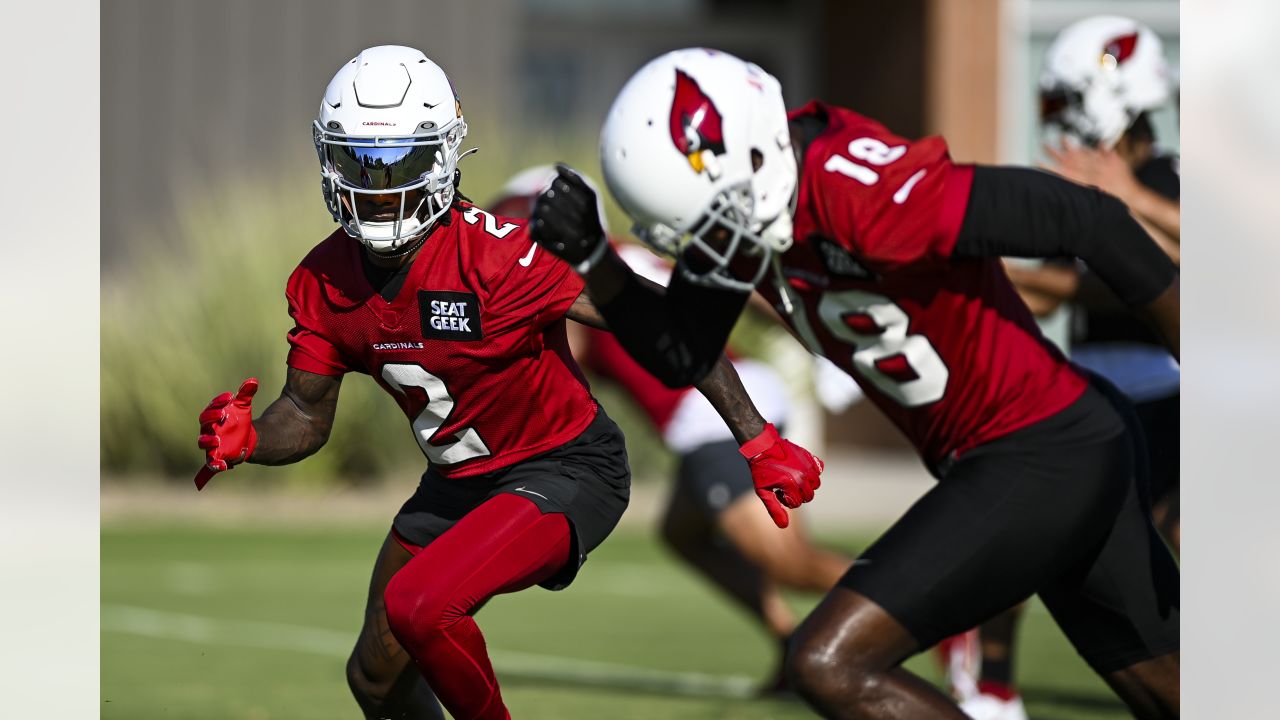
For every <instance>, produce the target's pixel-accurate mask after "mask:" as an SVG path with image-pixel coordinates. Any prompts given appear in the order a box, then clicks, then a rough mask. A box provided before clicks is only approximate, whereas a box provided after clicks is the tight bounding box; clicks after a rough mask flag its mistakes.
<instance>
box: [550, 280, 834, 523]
mask: <svg viewBox="0 0 1280 720" xmlns="http://www.w3.org/2000/svg"><path fill="white" fill-rule="evenodd" d="M638 280H639V281H640V282H641V283H643V284H644V285H645V287H646V288H647V289H649V290H651V291H653V292H655V293H658V297H659V298H661V297H662V290H663V288H662V286H661V285H658V284H657V283H653V282H651V281H649V280H646V279H644V278H638ZM590 292H591V291H590V286H588V290H587V292H584V293H582V294H581V295H579V296H578V298H577V300H575V301H574V303H573V305H571V306H570V307H569V310H568V312H567V313H566V314H565V316H566V317H568V318H569V319H570V320H573V321H575V322H578V323H581V324H583V325H588V326H590V327H594V328H597V329H599V330H607V331H608V330H610V325H609V320H608V319H607V318H606V316H605V315H604V314H603V313H602V312H601V311H600V310H599V309H598V308H597V307H596V306H595V304H594V302H593V300H592V298H591V297H589V295H588V293H590ZM694 387H696V388H697V389H698V392H700V393H702V395H703V397H705V398H706V399H707V401H708V402H709V403H711V406H712V407H713V408H715V410H716V412H717V413H718V414H719V415H720V418H721V419H722V420H724V422H725V425H727V426H728V427H729V431H730V432H732V433H733V437H734V439H735V440H737V441H738V445H739V451H740V452H741V453H742V455H743V457H745V458H746V459H747V465H748V466H749V467H750V469H751V479H752V482H753V483H754V484H755V489H756V497H758V498H760V501H761V502H763V503H764V506H765V509H766V510H767V511H768V513H769V517H771V518H772V519H773V522H774V523H775V524H776V525H777V526H778V527H782V528H785V527H787V525H788V524H790V516H789V515H788V514H787V511H786V509H785V508H787V507H790V508H796V507H800V505H801V504H802V503H806V502H809V501H810V500H812V499H813V493H814V491H815V490H817V489H818V487H819V486H820V485H821V484H822V481H821V478H820V476H821V474H822V461H821V460H819V459H818V458H817V457H815V456H814V455H813V454H811V453H810V452H809V451H808V450H805V449H804V448H802V447H800V446H799V445H796V444H794V443H792V442H791V441H789V440H784V439H783V438H782V437H781V436H780V435H778V431H777V429H775V428H774V426H773V425H772V424H771V423H769V422H767V421H766V420H765V418H764V416H762V415H761V414H760V411H759V410H758V409H756V405H755V403H754V402H752V400H751V396H750V395H749V394H747V389H746V388H745V387H743V385H742V378H741V377H739V376H738V371H737V369H735V368H734V367H733V363H732V362H730V360H729V358H728V357H727V356H726V355H725V354H724V353H723V352H721V353H720V355H719V358H718V359H717V361H716V362H715V364H714V365H713V367H712V368H711V370H710V371H709V372H708V373H707V374H706V375H705V376H704V377H703V378H702V379H701V380H699V381H698V382H697V383H695V384H694ZM784 506H785V507H784Z"/></svg>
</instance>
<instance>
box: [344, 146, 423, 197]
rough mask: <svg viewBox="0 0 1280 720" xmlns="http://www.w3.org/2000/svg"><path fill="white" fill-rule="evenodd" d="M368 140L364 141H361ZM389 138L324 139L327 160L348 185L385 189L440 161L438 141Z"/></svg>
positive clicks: (413, 179)
mask: <svg viewBox="0 0 1280 720" xmlns="http://www.w3.org/2000/svg"><path fill="white" fill-rule="evenodd" d="M363 142H364V143H368V141H367V140H366V141H363ZM410 142H415V141H411V140H401V139H392V140H385V141H379V142H378V143H377V144H376V145H372V146H363V145H339V144H335V143H326V145H325V147H326V148H327V149H328V150H327V151H328V154H329V162H330V163H332V165H333V169H334V170H335V171H337V173H338V174H339V175H341V176H342V179H343V181H344V182H345V183H347V184H348V185H351V186H353V187H358V188H363V189H365V190H388V189H391V188H398V187H402V186H404V185H410V184H412V183H415V182H418V181H419V180H420V179H421V178H422V176H423V175H425V174H427V173H429V172H431V171H432V170H433V168H436V167H438V166H440V165H442V164H443V163H442V162H441V158H442V157H443V155H444V146H443V144H441V143H440V142H425V143H424V142H422V141H420V140H419V141H416V142H417V143H418V144H414V145H410V144H408V143H410Z"/></svg>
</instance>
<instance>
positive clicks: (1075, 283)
mask: <svg viewBox="0 0 1280 720" xmlns="http://www.w3.org/2000/svg"><path fill="white" fill-rule="evenodd" d="M1004 271H1005V274H1007V275H1008V276H1009V280H1010V281H1012V282H1013V287H1014V288H1015V289H1016V290H1017V291H1018V294H1019V295H1021V296H1022V301H1023V302H1025V303H1026V304H1027V307H1028V308H1030V310H1031V314H1032V315H1035V316H1036V317H1045V316H1046V315H1049V314H1051V313H1053V312H1054V311H1055V310H1057V309H1058V308H1059V307H1061V306H1062V303H1064V302H1067V301H1068V300H1070V299H1071V298H1073V297H1075V295H1076V291H1077V290H1078V289H1079V287H1080V273H1079V272H1077V271H1076V269H1075V268H1074V267H1071V266H1067V265H1054V264H1050V263H1045V264H1044V265H1041V266H1040V267H1034V268H1029V267H1023V266H1020V265H1016V264H1013V263H1009V262H1006V263H1005V264H1004Z"/></svg>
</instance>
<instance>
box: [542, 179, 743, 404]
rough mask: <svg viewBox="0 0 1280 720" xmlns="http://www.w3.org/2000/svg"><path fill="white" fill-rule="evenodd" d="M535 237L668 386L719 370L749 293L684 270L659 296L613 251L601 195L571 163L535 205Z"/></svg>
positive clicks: (627, 345) (638, 358) (632, 350)
mask: <svg viewBox="0 0 1280 720" xmlns="http://www.w3.org/2000/svg"><path fill="white" fill-rule="evenodd" d="M530 234H531V235H532V236H533V239H534V240H535V241H536V242H537V243H538V244H539V245H541V246H542V247H544V248H546V249H547V251H549V252H551V253H553V254H555V255H557V256H559V257H560V258H562V259H564V260H565V261H566V262H568V263H569V264H570V265H572V266H573V267H574V269H576V270H577V271H578V272H579V273H580V274H581V275H582V276H583V278H584V279H585V280H586V284H587V290H588V292H589V293H590V295H591V298H592V300H593V301H594V303H595V307H596V308H598V309H599V311H600V315H601V316H602V317H603V319H604V320H605V321H606V322H607V324H608V326H609V328H610V330H611V331H612V332H613V334H614V335H615V336H616V337H617V338H618V341H619V342H621V343H622V346H623V347H624V348H626V350H627V352H628V353H629V354H630V355H631V356H632V357H634V358H635V359H636V361H637V362H639V363H640V365H641V366H642V367H644V368H645V369H646V370H648V371H649V372H650V373H652V374H653V376H654V377H656V378H658V379H659V380H661V381H662V382H663V383H664V384H665V385H667V386H669V387H687V386H689V385H692V384H694V383H696V382H698V381H699V380H701V379H702V378H704V377H706V376H707V374H708V373H710V372H711V370H712V369H713V368H714V367H715V365H716V362H718V360H719V358H720V355H721V353H722V352H723V351H724V346H725V343H726V342H727V341H728V339H729V332H730V331H731V330H733V326H734V324H735V323H736V322H737V320H738V316H739V315H740V314H741V313H742V308H743V306H744V305H745V304H746V302H747V294H746V293H739V292H733V291H729V290H723V289H719V288H710V287H703V286H700V285H694V284H693V283H690V282H688V281H686V280H684V279H683V278H682V277H681V275H680V273H679V272H677V273H676V274H675V276H674V277H673V278H672V281H671V285H670V286H669V287H668V288H667V290H666V291H665V292H659V290H660V289H661V286H656V287H655V286H654V285H653V284H651V283H647V282H646V281H644V280H643V279H642V278H640V277H639V276H637V275H636V274H635V272H633V271H632V270H631V268H630V267H628V266H627V264H626V263H625V262H623V260H622V258H620V257H618V254H617V253H616V252H614V250H613V248H612V247H610V245H609V243H608V241H607V240H606V239H605V235H604V230H603V228H602V227H601V226H600V217H599V215H598V213H597V210H596V200H595V193H594V192H593V191H592V190H591V188H589V187H588V186H587V185H586V183H584V182H583V181H582V180H581V179H580V178H579V177H578V176H577V175H576V174H574V173H573V172H572V171H570V170H568V169H567V168H564V167H563V166H561V167H560V168H559V175H558V176H557V177H556V179H555V180H554V181H553V182H552V185H551V188H550V189H549V190H548V191H547V192H546V193H544V194H543V195H541V196H539V198H538V201H537V204H536V205H535V206H534V210H533V217H532V220H531V224H530Z"/></svg>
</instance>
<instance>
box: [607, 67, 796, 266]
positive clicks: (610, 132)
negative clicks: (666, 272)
mask: <svg viewBox="0 0 1280 720" xmlns="http://www.w3.org/2000/svg"><path fill="white" fill-rule="evenodd" d="M600 162H601V166H602V168H603V170H604V180H605V184H607V185H608V186H609V189H610V190H611V191H612V192H613V195H614V197H615V198H616V199H617V200H618V203H619V204H621V205H622V207H623V209H624V210H626V211H627V213H628V214H630V215H631V217H632V219H634V220H635V222H636V225H635V233H636V235H638V236H639V237H640V238H641V239H642V240H644V241H645V242H647V243H648V244H649V245H651V246H653V247H654V249H656V250H658V251H659V252H661V253H664V254H667V255H672V256H675V257H677V258H678V259H679V260H680V262H679V263H678V268H679V270H680V272H681V273H682V274H684V276H685V277H686V278H688V279H689V280H691V281H693V282H698V283H702V284H709V285H716V286H720V287H728V288H732V289H736V290H750V289H751V288H753V287H754V286H755V285H756V283H758V282H759V281H760V278H761V277H763V275H764V273H765V270H766V269H767V268H768V265H769V261H770V258H771V257H772V255H773V254H774V253H781V252H785V251H786V250H787V248H789V247H790V246H791V241H792V238H791V227H792V226H791V212H792V203H793V199H794V195H795V190H796V175H797V169H796V159H795V156H794V155H793V153H792V149H791V134H790V130H789V129H788V125H787V110H786V106H785V104H784V103H783V100H782V88H781V86H780V85H779V84H778V81H777V80H776V79H775V78H774V77H773V76H772V75H770V74H768V73H766V72H765V71H764V70H761V69H760V68H759V67H758V66H756V65H754V64H752V63H749V62H745V61H743V60H740V59H738V58H736V57H734V56H733V55H729V54H728V53H723V52H718V51H716V50H708V49H705V48H693V49H687V50H676V51H674V52H669V53H667V54H666V55H662V56H661V57H658V58H657V59H655V60H652V61H650V62H649V64H647V65H645V66H644V67H643V68H641V69H640V71H639V72H637V73H636V74H635V75H634V76H632V78H631V79H630V80H629V81H627V84H626V86H625V87H623V88H622V92H621V93H619V94H618V97H617V99H615V100H614V101H613V107H612V108H610V110H609V114H608V117H607V119H606V120H605V124H604V129H603V130H602V131H601V134H600ZM757 166H758V167H757ZM717 227H718V228H720V229H721V230H720V232H724V231H726V230H727V231H728V233H727V234H728V238H727V241H726V240H725V238H718V239H717V240H716V241H715V242H714V243H711V242H708V239H707V233H708V231H711V230H712V229H715V228H717ZM691 249H696V251H697V253H696V255H697V257H695V258H690V257H689V255H690V252H689V250H691ZM739 258H750V259H751V260H752V261H754V262H755V263H757V265H756V267H755V270H754V272H753V271H750V270H744V269H743V268H735V269H736V270H737V272H738V274H739V277H742V279H739V278H738V277H735V276H734V275H733V274H731V273H730V271H729V266H730V264H731V263H733V262H735V260H738V259H739ZM690 260H693V261H694V262H692V263H690V262H689V261H690Z"/></svg>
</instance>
